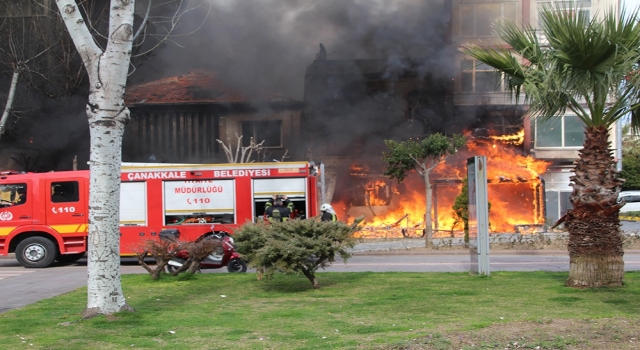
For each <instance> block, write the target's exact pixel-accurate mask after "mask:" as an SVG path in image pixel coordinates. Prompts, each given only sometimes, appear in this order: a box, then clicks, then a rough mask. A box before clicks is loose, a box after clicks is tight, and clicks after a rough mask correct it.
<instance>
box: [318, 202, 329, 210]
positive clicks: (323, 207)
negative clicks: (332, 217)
mask: <svg viewBox="0 0 640 350" xmlns="http://www.w3.org/2000/svg"><path fill="white" fill-rule="evenodd" d="M329 209H331V204H327V203H325V204H323V205H321V206H320V210H321V211H327V210H329Z"/></svg>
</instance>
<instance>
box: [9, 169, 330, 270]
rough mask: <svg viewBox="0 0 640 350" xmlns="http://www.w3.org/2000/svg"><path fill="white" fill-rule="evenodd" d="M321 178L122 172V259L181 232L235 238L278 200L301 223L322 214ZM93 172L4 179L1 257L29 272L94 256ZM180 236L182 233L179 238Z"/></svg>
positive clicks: (304, 173)
mask: <svg viewBox="0 0 640 350" xmlns="http://www.w3.org/2000/svg"><path fill="white" fill-rule="evenodd" d="M315 175H316V171H315V168H314V166H313V164H310V163H307V162H274V163H246V164H212V165H196V164H149V163H125V164H123V165H122V176H121V180H122V183H121V189H120V252H121V255H123V256H127V255H129V256H131V255H134V254H135V253H136V250H137V249H139V247H140V246H141V243H142V242H143V241H144V240H148V239H158V238H159V234H160V232H161V231H162V230H166V229H177V230H178V232H179V233H180V239H181V240H195V239H197V238H198V237H200V236H202V235H206V234H208V233H210V232H211V229H210V228H211V225H212V224H216V230H225V231H228V232H233V230H234V229H235V228H237V227H238V226H240V225H242V224H243V223H245V222H248V221H254V222H255V221H257V220H260V219H261V218H262V216H263V214H264V207H265V204H266V202H267V201H268V200H269V199H270V198H271V197H272V196H273V195H286V196H287V197H288V198H289V199H290V200H291V201H292V202H293V204H294V206H295V212H296V215H297V216H300V217H312V216H315V215H317V185H316V176H315ZM88 199H89V171H88V170H84V171H60V172H48V173H17V172H3V173H0V255H7V254H9V253H15V255H16V259H17V260H18V262H20V264H22V265H23V266H25V267H31V268H41V267H47V266H50V265H51V264H52V263H53V262H54V261H55V260H57V261H59V262H63V263H64V262H73V261H76V260H78V259H80V258H82V257H83V255H84V253H85V251H86V250H87V226H88V225H87V220H88ZM174 232H175V231H174Z"/></svg>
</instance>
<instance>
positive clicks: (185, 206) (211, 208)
mask: <svg viewBox="0 0 640 350" xmlns="http://www.w3.org/2000/svg"><path fill="white" fill-rule="evenodd" d="M163 187H164V218H165V225H188V224H211V223H222V224H233V223H235V180H197V181H164V183H163Z"/></svg>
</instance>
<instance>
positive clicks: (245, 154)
mask: <svg viewBox="0 0 640 350" xmlns="http://www.w3.org/2000/svg"><path fill="white" fill-rule="evenodd" d="M236 138H237V139H238V140H237V143H236V150H235V152H234V151H233V144H232V143H231V141H230V140H227V143H226V144H225V143H224V142H222V140H216V141H218V143H219V144H220V145H222V149H224V154H225V155H226V156H227V161H228V162H229V163H252V162H253V161H252V160H251V156H252V154H253V152H255V154H256V158H258V159H259V158H260V152H263V151H264V149H263V148H262V144H264V140H262V142H260V143H256V142H255V141H254V140H253V137H252V138H251V141H249V146H242V136H238V135H237V134H236ZM238 157H239V158H238Z"/></svg>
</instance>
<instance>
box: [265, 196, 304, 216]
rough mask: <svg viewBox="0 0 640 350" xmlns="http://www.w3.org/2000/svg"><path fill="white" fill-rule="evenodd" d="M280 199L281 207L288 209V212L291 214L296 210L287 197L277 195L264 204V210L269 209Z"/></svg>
mask: <svg viewBox="0 0 640 350" xmlns="http://www.w3.org/2000/svg"><path fill="white" fill-rule="evenodd" d="M277 199H280V200H281V201H282V203H283V206H285V207H287V208H289V211H290V212H292V213H293V211H294V210H295V209H296V207H295V205H294V204H293V202H292V201H291V200H290V199H289V198H287V195H286V194H285V195H282V194H278V195H275V194H274V195H273V196H272V197H271V199H269V200H268V201H267V203H265V204H264V210H265V211H266V210H267V209H269V207H270V206H272V205H273V203H274V202H275V201H276V200H277Z"/></svg>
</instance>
